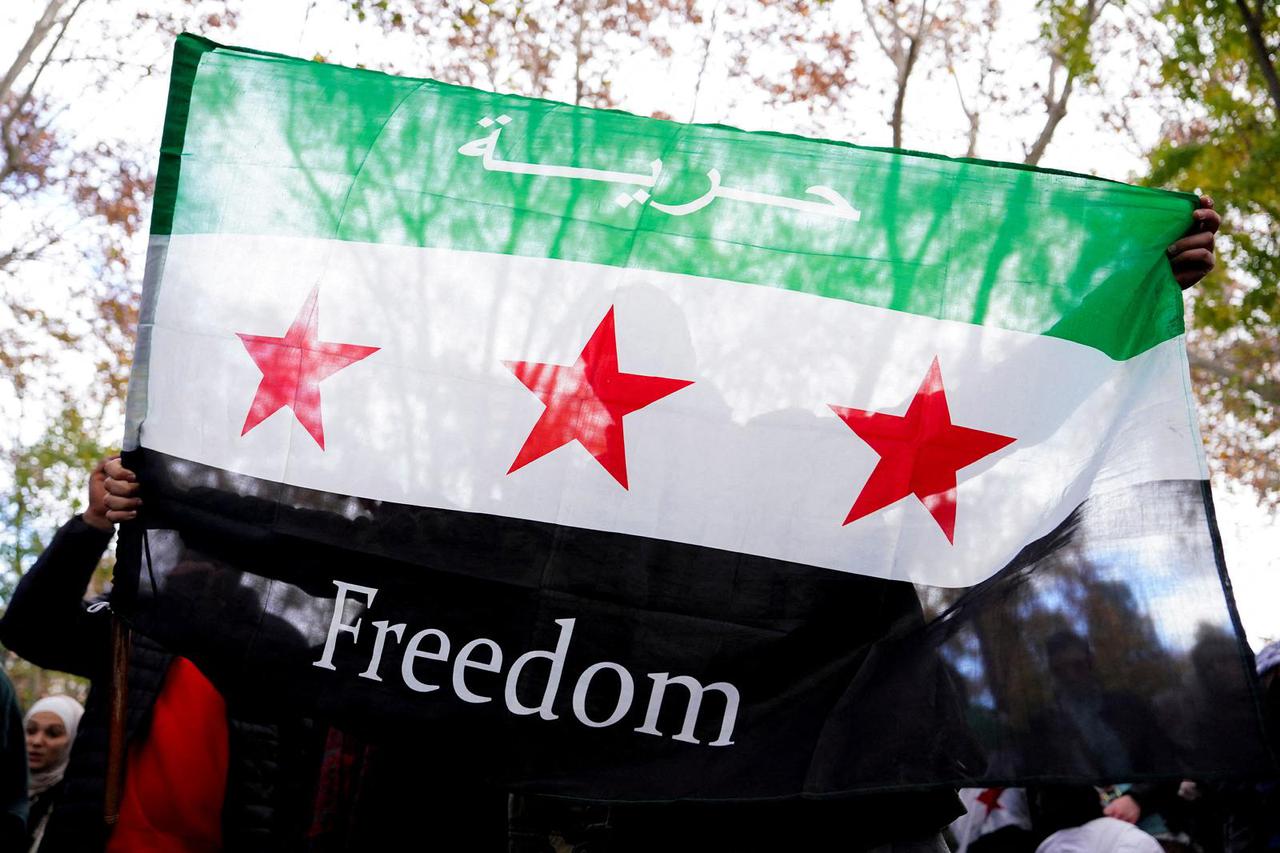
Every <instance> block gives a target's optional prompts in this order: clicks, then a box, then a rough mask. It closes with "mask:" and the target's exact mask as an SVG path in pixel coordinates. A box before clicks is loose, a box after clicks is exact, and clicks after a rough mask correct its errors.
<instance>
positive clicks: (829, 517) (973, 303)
mask: <svg viewBox="0 0 1280 853" xmlns="http://www.w3.org/2000/svg"><path fill="white" fill-rule="evenodd" d="M1193 205H1194V199H1193V198H1192V197H1190V196H1187V195H1181V194H1174V193H1168V192H1161V191H1155V190H1150V189H1143V188H1138V187H1131V186H1126V185H1122V184H1117V183H1111V182H1107V181H1102V180H1098V179H1095V178H1089V177H1084V176H1079V175H1071V174H1064V173H1057V172H1048V171H1044V170H1036V169H1028V168H1023V167H1016V166H1008V165H1004V164H996V163H986V162H979V161H968V160H952V159H947V158H943V157H935V156H929V155H922V154H912V153H907V152H902V151H896V150H886V149H869V148H859V147H855V146H851V145H846V144H841V143H835V142H825V141H817V140H810V139H803V138H799V137H793V136H785V135H777V134H762V133H745V132H742V131H738V130H734V129H731V128H725V127H711V126H691V125H682V124H676V123H672V122H667V121H659V120H654V119H647V118H641V117H637V116H633V115H627V114H624V113H618V112H609V111H600V110H590V109H583V108H578V107H570V106H566V105H564V104H556V103H551V102H547V101H538V100H529V99H524V98H516V97H506V96H500V95H493V94H489V93H484V92H478V91H475V90H472V89H465V88H459V87H454V86H448V85H444V84H441V83H436V82H434V81H430V80H413V79H405V78H398V77H391V76H386V75H383V74H378V73H373V72H369V71H364V70H355V69H348V68H339V67H333V66H328V65H322V64H316V63H310V62H302V61H298V60H293V59H289V58H285V57H281V56H275V55H268V54H262V53H256V52H252V51H246V50H240V49H233V48H225V47H220V46H218V45H215V44H213V43H211V42H207V41H204V40H200V39H197V38H193V37H189V36H183V37H181V38H180V39H179V41H178V46H177V56H176V59H175V64H174V75H173V82H172V90H171V94H170V101H169V110H168V116H167V119H166V124H165V131H164V141H163V147H162V152H161V165H160V173H159V178H158V182H157V193H156V201H155V213H154V218H153V226H152V231H153V233H152V241H151V245H150V251H149V256H148V262H147V280H146V289H145V296H144V305H143V317H142V323H141V326H140V331H139V341H138V348H137V358H136V362H135V366H134V375H133V383H132V385H131V388H130V397H129V436H128V440H129V442H130V450H131V452H130V455H129V457H128V460H127V461H128V463H129V464H130V465H131V466H132V467H133V468H134V469H135V470H137V471H138V472H139V477H140V480H141V482H142V484H143V488H144V492H143V497H144V502H145V507H144V510H145V511H144V513H143V515H142V516H141V517H140V524H139V525H137V526H138V527H139V528H141V532H142V534H143V535H138V533H139V531H138V530H135V531H133V533H132V535H130V536H129V537H128V538H127V541H126V543H125V547H124V548H123V549H122V554H123V556H122V561H121V565H120V568H119V569H118V576H117V591H116V606H117V608H118V609H120V610H121V611H122V612H124V613H126V614H127V615H128V617H129V618H130V619H131V620H132V621H133V623H134V624H135V626H136V627H137V628H138V629H140V630H142V631H144V632H146V633H149V634H151V635H153V636H155V637H157V638H158V639H160V640H161V641H163V642H164V643H166V644H168V645H169V646H171V647H172V648H173V649H174V650H176V651H178V652H180V653H182V654H185V655H187V656H189V657H190V658H192V659H193V660H195V661H196V662H197V663H198V664H199V665H200V666H201V667H202V668H204V669H205V670H206V671H207V672H208V673H209V674H210V675H211V677H213V678H214V680H215V682H216V683H217V684H218V686H219V687H220V688H221V689H222V690H223V692H224V693H226V694H227V695H228V697H229V698H230V699H231V700H232V701H261V702H264V703H265V702H268V701H271V702H278V703H282V704H283V706H285V707H287V708H289V709H294V710H297V711H298V712H305V713H308V714H312V715H317V716H319V717H321V718H324V719H329V720H332V721H334V722H335V723H336V724H338V725H340V726H342V727H344V728H348V729H351V730H356V731H360V732H364V733H366V734H368V735H371V736H374V737H377V736H379V735H384V736H391V735H389V733H394V736H393V740H394V741H395V742H400V741H401V740H404V739H413V740H415V741H421V742H423V743H426V744H428V745H431V744H435V745H436V746H437V747H439V750H440V754H442V755H443V754H445V753H446V752H447V753H448V754H449V755H455V756H456V755H463V756H465V762H466V763H467V766H468V768H470V769H471V770H473V771H475V772H478V773H480V774H481V775H483V776H485V777H486V778H488V779H491V780H493V781H495V782H496V783H499V784H502V785H505V786H507V787H509V788H513V789H528V790H537V791H543V792H549V793H558V794H565V795H571V796H580V797H591V798H596V799H619V800H635V799H670V798H712V799H726V798H729V799H732V798H756V797H785V796H795V795H832V794H839V793H844V792H851V791H857V790H871V789H876V790H888V789H900V788H913V787H928V786H942V785H949V784H957V783H965V784H968V785H977V784H993V785H994V784H999V783H1001V782H1002V781H1003V782H1009V781H1027V780H1033V779H1049V778H1052V779H1059V780H1062V779H1078V780H1099V781H1102V780H1105V781H1107V782H1115V781H1128V782H1132V781H1137V780H1140V779H1144V778H1158V777H1164V776H1170V775H1171V776H1173V777H1174V778H1182V776H1184V775H1188V776H1189V775H1193V774H1194V775H1197V777H1198V778H1206V777H1208V776H1212V775H1214V774H1217V773H1223V772H1237V771H1242V770H1246V771H1247V770H1249V769H1253V768H1258V767H1261V766H1263V765H1264V757H1263V750H1262V747H1261V745H1260V740H1259V727H1258V718H1257V714H1256V710H1255V701H1254V694H1253V692H1252V690H1253V688H1252V686H1251V682H1250V681H1249V680H1248V678H1247V674H1246V672H1247V670H1246V657H1247V650H1246V648H1245V647H1244V646H1243V645H1242V643H1241V641H1240V639H1239V626H1238V624H1237V620H1236V616H1235V611H1234V609H1233V606H1232V603H1231V600H1230V596H1229V589H1228V587H1227V584H1226V575H1225V574H1224V573H1223V570H1222V561H1221V554H1220V550H1219V548H1218V545H1217V535H1216V532H1215V527H1214V521H1213V515H1212V509H1211V505H1210V503H1209V493H1208V490H1207V487H1206V483H1205V480H1206V471H1205V462H1204V456H1203V453H1202V450H1201V443H1200V438H1199V436H1198V432H1197V427H1196V420H1195V414H1194V410H1193V407H1192V403H1191V399H1190V395H1189V391H1188V387H1187V386H1188V383H1187V363H1186V358H1185V354H1184V343H1183V337H1182V328H1183V327H1182V302H1181V297H1180V294H1179V292H1178V287H1177V285H1176V284H1175V282H1174V280H1173V278H1172V274H1171V271H1170V268H1169V264H1168V260H1167V258H1166V256H1165V247H1167V246H1168V245H1169V244H1170V242H1171V241H1173V240H1174V239H1176V238H1177V237H1178V236H1179V235H1180V234H1181V233H1182V232H1183V231H1184V230H1185V229H1186V228H1187V226H1188V224H1189V222H1190V221H1191V220H1190V213H1191V210H1192V207H1193ZM446 748H447V749H446Z"/></svg>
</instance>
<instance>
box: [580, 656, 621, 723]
mask: <svg viewBox="0 0 1280 853" xmlns="http://www.w3.org/2000/svg"><path fill="white" fill-rule="evenodd" d="M603 669H611V670H613V671H614V672H616V673H617V674H618V687H619V690H618V702H617V704H616V705H614V708H613V713H611V714H609V716H608V717H606V718H605V719H604V720H601V721H600V722H596V721H595V720H593V719H591V718H590V717H588V716H587V691H588V690H590V689H591V680H592V679H593V678H595V677H596V673H597V672H600V671H601V670H603ZM634 695H635V682H634V681H632V679H631V673H629V672H627V671H626V670H625V669H623V668H622V667H621V666H619V665H618V664H616V663H610V662H609V661H601V662H600V663H596V664H592V665H591V666H589V667H587V668H586V669H585V670H583V672H582V675H580V676H578V683H577V684H576V685H574V688H573V715H574V716H575V717H577V718H578V721H579V722H580V723H582V724H583V725H584V726H590V727H591V728H593V729H602V728H604V727H605V726H612V725H613V724H614V723H616V722H618V720H621V719H622V718H623V717H624V716H626V713H627V711H629V710H631V697H632V696H634Z"/></svg>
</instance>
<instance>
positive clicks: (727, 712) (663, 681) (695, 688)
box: [635, 672, 738, 746]
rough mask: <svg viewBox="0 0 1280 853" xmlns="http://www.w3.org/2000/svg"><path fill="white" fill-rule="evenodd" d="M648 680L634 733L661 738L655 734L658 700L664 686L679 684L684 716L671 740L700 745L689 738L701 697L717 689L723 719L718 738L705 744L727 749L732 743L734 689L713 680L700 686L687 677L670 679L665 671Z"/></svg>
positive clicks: (735, 708)
mask: <svg viewBox="0 0 1280 853" xmlns="http://www.w3.org/2000/svg"><path fill="white" fill-rule="evenodd" d="M649 677H650V678H652V679H653V693H652V694H651V695H650V696H649V709H648V711H647V712H646V713H645V717H644V725H643V726H641V727H640V728H638V729H635V731H637V732H639V733H641V734H646V735H659V736H661V735H662V732H660V731H658V714H659V712H660V711H661V710H662V698H663V696H664V695H666V691H667V685H668V684H679V685H680V686H681V687H684V688H686V689H688V691H689V706H688V708H687V709H686V710H685V713H684V726H683V727H681V729H680V734H678V735H672V738H671V739H672V740H679V741H684V742H685V743H702V741H700V740H698V739H697V738H696V737H694V736H693V727H694V725H695V724H696V723H697V721H698V710H699V709H700V708H701V707H702V696H703V694H704V693H706V692H707V691H708V690H719V691H720V692H721V693H723V694H724V699H725V708H724V717H722V718H721V722H720V736H719V737H718V738H716V739H715V740H713V741H711V743H710V744H708V745H709V746H729V745H731V744H732V743H733V740H732V738H733V726H734V724H735V723H736V722H737V720H738V688H736V687H734V686H733V685H732V684H729V683H728V682H725V681H717V682H716V683H715V684H708V685H707V686H706V687H703V686H702V683H701V682H699V681H698V680H697V679H695V678H690V677H689V676H687V675H677V676H676V677H674V678H672V677H671V674H670V673H666V672H651V673H649Z"/></svg>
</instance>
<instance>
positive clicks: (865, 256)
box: [152, 35, 1195, 359]
mask: <svg viewBox="0 0 1280 853" xmlns="http://www.w3.org/2000/svg"><path fill="white" fill-rule="evenodd" d="M482 122H483V124H482ZM495 133H496V134H497V137H496V138H492V136H493V134H495ZM469 143H470V145H468V144H469ZM464 146H465V147H467V151H468V152H469V153H460V151H459V149H460V148H464ZM486 151H487V152H488V155H487V156H485V154H484V152H486ZM656 160H660V161H661V165H660V167H659V166H655V165H654V161H656ZM179 167H181V171H180V172H179ZM655 175H656V178H655V177H654V176H655ZM646 179H647V180H648V181H649V184H647V185H646V184H645V183H644V181H645V180H646ZM811 187H816V188H818V189H817V190H816V191H814V192H810V191H809V190H810V188H811ZM628 196H630V198H628ZM1194 205H1195V198H1194V197H1193V196H1191V195H1187V194H1181V193H1170V192H1164V191H1159V190H1152V189H1147V188H1142V187H1132V186H1128V185H1125V184H1120V183H1115V182H1111V181H1105V180H1100V179H1097V178H1091V177H1087V176H1082V175H1073V174H1068V173H1062V172H1053V171H1047V170H1041V169H1032V168H1028V167H1025V166H1015V165H1011V164H1000V163H990V162H982V161H973V160H955V159H950V158H945V157H939V156H933V155H924V154H916V153H911V152H903V151H897V150H891V149H878V148H863V147H859V146H854V145H849V144H846V143H838V142H827V141H820V140H812V139H804V138H801V137H796V136H788V135H782V134H772V133H749V132H744V131H740V130H736V129H733V128H728V127H721V126H708V125H684V124H678V123H675V122H669V121H662V120H658V119H649V118H641V117H638V116H634V115H629V114H626V113H621V112H615V111H606V110H592V109H586V108H580V107H572V106H568V105H565V104H557V103H553V102H550V101H543V100H533V99H528V98H518V97H511V96H502V95H494V94H490V93H486V92H480V91H477V90H474V89H468V88H462V87H457V86H449V85H445V84H442V83H438V82H435V81H431V80H415V79H409V78H402V77H391V76H388V75H385V74H381V73H377V72H372V71H366V70H361V69H351V68H343V67H339V66H331V65H325V64H321V63H314V62H306V61H302V60H297V59H291V58H288V57H282V56H277V55H274V54H264V53H259V52H255V51H248V50H241V49H237V48H224V47H221V46H218V45H215V44H213V43H212V42H209V41H207V40H204V39H199V38H196V37H193V36H188V35H184V36H180V37H179V39H178V43H177V55H176V56H175V61H174V77H173V81H172V83H171V92H170V101H169V112H168V116H167V118H166V123H165V133H164V141H163V144H162V152H161V163H160V172H159V176H158V179H157V191H156V202H155V212H154V215H153V221H152V231H153V233H154V234H205V233H226V234H261V235H276V236H298V237H321V238H331V239H338V240H349V241H359V242H370V243H390V244H398V245H408V246H429V247H438V248H452V249H461V250H469V251H482V252H495V253H502V254H509V255H520V256H531V257H550V258H557V259H563V260H572V261H584V262H591V263H597V264H603V265H607V266H614V267H629V268H638V269H651V270H663V271H668V272H675V273H685V274H689V275H697V276H707V277H714V278H721V279H728V280H731V281H738V282H744V283H749V284H758V285H767V286H771V287H778V288H784V289H788V290H793V291H797V292H801V293H810V294H815V295H818V296H822V297H827V298H834V299H844V300H849V301H852V302H857V303H861V304H865V305H870V306H876V307H883V308H891V309H895V310H899V311H906V312H910V313H913V314H920V315H924V316H928V317H935V318H940V319H948V320H956V321H961V322H966V323H973V324H979V325H990V326H996V327H999V328H1003V329H1009V330H1014V331H1023V332H1031V333H1035V334H1047V335H1053V336H1056V337H1059V338H1064V339H1067V340H1071V341H1075V342H1077V343H1080V344H1083V345H1086V346H1090V347H1094V348H1096V349H1098V350H1101V351H1102V352H1105V353H1106V354H1107V355H1109V356H1111V357H1112V358H1115V359H1125V358H1129V357H1132V356H1134V355H1136V354H1138V353H1141V352H1143V351H1145V350H1147V349H1150V348H1151V347H1153V346H1155V345H1156V344H1158V343H1160V342H1161V341H1164V340H1168V339H1169V338H1171V337H1174V336H1176V335H1178V334H1181V333H1182V331H1183V324H1182V301H1181V297H1180V294H1179V291H1178V287H1177V285H1176V283H1175V282H1174V280H1173V277H1172V274H1171V272H1170V269H1169V264H1168V261H1167V259H1166V257H1165V254H1164V250H1165V247H1166V246H1168V245H1169V243H1171V242H1172V241H1173V240H1174V239H1176V238H1177V237H1178V236H1179V235H1180V234H1181V233H1182V232H1183V231H1184V230H1185V229H1186V228H1187V226H1188V224H1189V223H1190V213H1191V210H1192V209H1193V207H1194ZM850 206H851V207H852V208H855V209H856V211H857V214H856V216H857V217H858V218H857V219H856V220H855V219H853V218H852V216H853V214H852V213H851V211H850V210H849V207H850ZM664 208H665V209H664ZM797 208H799V209H797ZM608 283H609V282H608V281H607V279H606V280H603V281H602V286H608Z"/></svg>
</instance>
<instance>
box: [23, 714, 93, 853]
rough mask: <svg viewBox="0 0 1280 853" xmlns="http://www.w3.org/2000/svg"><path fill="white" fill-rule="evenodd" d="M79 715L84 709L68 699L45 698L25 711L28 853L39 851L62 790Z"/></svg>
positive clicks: (78, 723)
mask: <svg viewBox="0 0 1280 853" xmlns="http://www.w3.org/2000/svg"><path fill="white" fill-rule="evenodd" d="M82 714H84V708H82V707H81V706H80V703H79V702H77V701H76V700H74V699H72V698H71V697H70V696H46V697H44V698H43V699H41V700H40V701H38V702H36V703H35V704H34V705H32V706H31V710H29V711H27V716H26V718H25V723H26V728H27V769H28V770H30V771H31V782H30V788H29V790H30V793H31V812H30V815H29V816H28V818H27V827H28V828H29V829H30V837H29V846H28V848H27V849H28V851H29V853H35V851H36V850H37V849H39V847H40V839H41V837H42V836H43V835H44V827H45V823H46V822H47V821H48V819H49V812H50V811H52V810H53V806H54V804H55V802H56V801H57V799H58V793H59V792H60V791H61V790H62V774H63V773H64V772H65V771H66V769H67V761H68V759H70V757H71V744H72V742H73V741H74V740H75V738H76V727H77V726H78V725H80V717H81V715H82Z"/></svg>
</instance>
